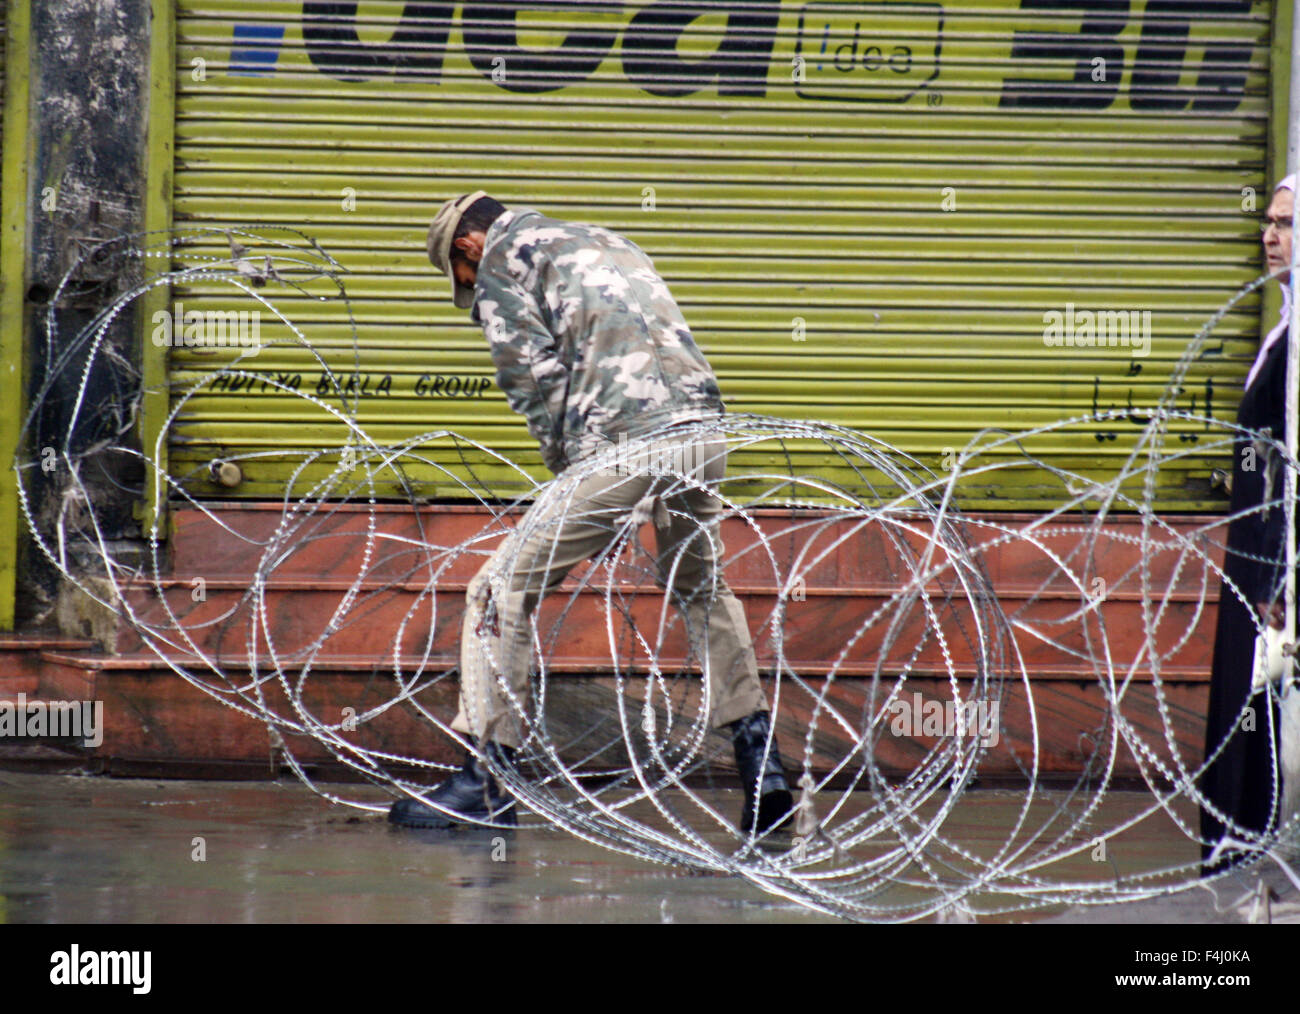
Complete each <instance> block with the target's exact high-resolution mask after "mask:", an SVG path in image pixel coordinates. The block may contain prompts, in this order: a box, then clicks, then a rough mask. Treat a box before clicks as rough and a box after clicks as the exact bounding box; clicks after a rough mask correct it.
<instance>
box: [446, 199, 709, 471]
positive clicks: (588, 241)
mask: <svg viewBox="0 0 1300 1014" xmlns="http://www.w3.org/2000/svg"><path fill="white" fill-rule="evenodd" d="M470 316H471V318H472V319H473V320H474V321H475V322H477V323H480V324H482V325H483V333H484V335H486V337H487V340H488V345H489V347H490V349H491V353H492V361H493V363H494V364H495V366H496V368H497V383H498V384H499V385H500V387H501V389H502V390H503V391H504V392H505V395H506V400H507V401H508V402H509V404H510V407H511V408H512V409H514V410H515V411H516V412H519V413H521V414H522V415H523V416H524V417H525V418H526V419H527V421H528V429H529V432H531V433H532V435H533V436H534V437H536V438H537V440H538V442H539V443H540V444H541V448H542V458H543V460H544V461H545V462H546V465H547V467H548V468H550V469H551V471H553V472H555V473H557V474H558V473H559V472H561V471H563V470H564V469H565V468H566V467H567V466H568V465H570V464H572V463H574V462H576V461H578V460H580V459H582V458H584V457H586V456H588V455H590V454H593V453H596V452H598V451H600V450H602V449H604V448H605V447H607V446H608V445H609V444H611V443H616V442H617V441H618V435H619V434H620V433H625V434H627V438H629V439H630V438H632V437H636V436H639V435H642V434H644V433H646V432H648V431H649V430H652V429H654V428H656V427H658V426H661V425H664V424H667V423H672V422H684V421H687V420H692V419H702V418H708V417H711V416H716V415H718V414H719V413H720V412H721V411H722V399H721V396H720V394H719V393H718V384H717V381H716V380H715V379H714V376H713V371H712V370H711V369H710V368H709V364H708V362H707V361H706V360H705V358H704V356H703V355H702V354H701V352H700V350H699V348H698V346H696V344H695V341H694V339H693V338H692V337H691V332H690V328H688V327H687V326H686V321H685V320H683V319H682V314H681V311H680V310H679V309H678V308H677V304H676V303H675V302H674V301H673V297H672V294H671V293H670V292H669V291H668V286H667V285H665V284H664V282H663V279H661V278H660V277H659V275H658V274H657V273H656V272H655V269H654V264H653V263H651V261H650V258H649V257H647V256H646V255H645V253H644V252H643V251H642V250H641V249H640V247H638V246H637V245H636V244H635V243H632V242H631V241H630V240H627V239H624V238H623V237H622V236H619V235H616V234H615V233H612V232H610V231H609V230H607V229H601V228H599V227H597V226H592V225H580V224H577V223H573V222H561V221H557V220H556V219H553V218H547V217H545V216H544V215H542V214H541V213H540V212H537V211H533V210H532V209H530V208H517V209H515V210H512V211H507V212H505V213H504V214H502V215H501V216H500V217H499V218H498V219H497V220H496V221H495V222H493V223H492V226H491V227H490V228H489V229H488V232H487V237H486V240H485V242H484V248H483V257H482V259H481V260H480V262H479V265H478V278H477V281H476V282H475V286H474V306H473V308H472V309H471V311H470Z"/></svg>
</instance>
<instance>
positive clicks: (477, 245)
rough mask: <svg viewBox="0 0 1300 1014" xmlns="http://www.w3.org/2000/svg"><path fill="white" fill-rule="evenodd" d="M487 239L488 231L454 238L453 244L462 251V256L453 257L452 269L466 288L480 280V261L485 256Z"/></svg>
mask: <svg viewBox="0 0 1300 1014" xmlns="http://www.w3.org/2000/svg"><path fill="white" fill-rule="evenodd" d="M485 239H487V233H485V232H481V231H480V232H471V233H470V234H469V235H467V236H461V237H460V238H459V239H457V240H453V245H454V246H455V247H456V249H457V250H459V251H460V252H461V256H459V257H453V258H452V261H451V270H452V273H453V274H454V275H455V276H456V281H457V282H459V283H460V284H461V285H464V286H465V287H466V288H470V289H472V288H474V282H475V281H477V280H478V262H479V261H480V260H481V259H482V257H483V241H484V240H485Z"/></svg>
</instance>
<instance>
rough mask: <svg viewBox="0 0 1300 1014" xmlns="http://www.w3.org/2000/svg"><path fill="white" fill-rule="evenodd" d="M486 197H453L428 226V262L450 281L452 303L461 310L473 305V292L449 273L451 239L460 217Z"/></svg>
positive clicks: (480, 193)
mask: <svg viewBox="0 0 1300 1014" xmlns="http://www.w3.org/2000/svg"><path fill="white" fill-rule="evenodd" d="M486 196H487V191H485V190H475V191H474V192H473V193H472V194H465V195H464V196H461V197H453V198H452V199H451V200H450V201H448V202H447V203H446V204H444V205H443V206H442V207H441V208H439V209H438V214H437V215H435V216H434V219H433V223H432V224H431V225H430V226H429V236H428V240H427V244H428V251H429V260H430V261H431V262H432V263H433V266H434V267H435V268H437V269H438V270H439V271H441V272H442V273H443V274H444V275H446V276H447V277H448V278H450V279H451V295H452V301H453V302H454V303H455V304H456V305H457V306H459V307H460V308H461V309H466V308H468V307H470V306H473V305H474V290H473V289H471V288H468V287H467V286H464V285H461V284H460V282H458V281H456V276H455V275H453V274H452V273H451V238H452V236H454V235H455V234H456V227H457V226H458V225H460V220H461V216H463V215H464V214H465V211H466V209H468V208H469V206H470V205H471V204H473V203H474V202H475V201H477V200H478V199H479V198H480V197H486Z"/></svg>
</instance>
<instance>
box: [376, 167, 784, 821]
mask: <svg viewBox="0 0 1300 1014" xmlns="http://www.w3.org/2000/svg"><path fill="white" fill-rule="evenodd" d="M428 249H429V258H430V260H431V261H432V262H433V263H434V265H435V266H437V267H438V268H439V269H440V270H441V271H442V272H443V273H444V274H446V275H448V276H449V277H451V278H452V280H453V290H452V291H453V295H454V298H455V302H456V305H457V306H459V307H462V308H467V309H468V308H471V307H472V311H471V316H472V318H473V319H474V320H475V321H476V322H478V323H480V324H482V326H483V330H484V333H485V334H486V335H487V339H488V343H489V346H490V348H491V353H492V360H493V362H494V363H495V365H496V368H497V382H498V383H499V384H500V386H501V389H502V390H503V391H504V392H505V395H506V399H507V400H508V401H509V403H510V406H511V408H513V409H514V410H515V411H517V412H519V413H521V414H522V415H523V416H524V418H525V419H526V420H527V421H528V428H529V431H530V432H531V433H532V434H533V436H534V437H536V439H537V441H538V443H539V444H540V445H541V450H542V457H543V459H544V460H545V462H546V464H547V466H549V467H550V469H551V470H552V471H554V472H555V473H556V474H557V475H558V476H559V478H558V479H557V480H556V484H557V486H555V487H551V488H549V489H548V490H547V492H546V493H545V494H543V495H539V497H538V498H537V500H535V501H534V503H533V505H532V506H531V507H530V508H529V512H528V515H527V516H526V517H525V519H524V520H523V521H521V522H520V524H519V527H518V528H517V529H516V530H515V533H514V534H513V535H511V536H510V537H509V538H507V539H506V540H505V541H504V542H503V543H502V544H501V546H500V547H499V548H498V549H497V551H496V552H495V553H493V555H492V557H491V558H490V559H489V560H488V561H487V562H486V563H485V564H484V565H483V567H482V568H481V569H480V570H479V572H478V574H477V575H475V577H474V579H473V580H472V581H471V582H470V585H469V589H468V592H467V594H466V609H465V617H464V620H463V622H462V627H461V644H460V648H461V665H460V674H461V685H460V702H461V703H460V712H459V713H458V714H457V716H456V719H455V721H453V722H452V726H451V727H452V729H454V730H455V731H457V732H461V733H464V734H466V735H467V736H468V737H470V739H471V741H472V742H473V743H474V744H475V745H476V747H477V749H478V750H479V751H480V754H479V755H471V757H470V758H469V759H468V760H467V761H466V764H465V766H464V767H463V768H462V769H461V770H460V771H458V772H456V774H454V775H453V776H452V777H451V778H450V779H448V780H447V781H446V782H444V783H443V784H442V785H440V786H438V787H437V788H436V789H434V790H432V792H431V793H430V794H429V795H428V796H427V799H428V801H429V803H433V804H435V805H434V806H429V805H426V804H425V803H424V802H420V801H418V800H415V799H403V800H401V801H399V802H398V803H397V804H395V805H394V807H393V809H392V810H391V811H390V813H389V817H390V819H391V820H392V821H393V822H394V823H399V824H407V825H414V826H419V827H445V826H449V825H451V824H455V823H460V822H463V821H465V820H473V821H490V822H494V823H500V822H513V820H514V811H513V807H512V804H511V803H510V801H509V799H508V798H506V797H504V796H503V795H502V794H501V792H500V790H499V787H498V786H497V783H496V781H495V779H493V777H492V776H491V774H490V772H489V770H488V769H487V768H486V767H485V766H484V764H483V759H484V758H490V759H492V760H493V762H494V763H497V764H501V765H509V764H511V763H512V762H513V757H514V750H515V749H517V748H518V747H519V746H520V745H521V742H522V738H523V735H524V730H523V729H522V728H521V726H523V725H526V724H527V723H528V722H529V718H528V712H527V710H526V707H525V704H524V702H525V701H526V699H527V696H528V691H529V678H528V670H529V661H530V656H531V651H532V647H533V639H532V635H531V630H530V624H529V617H530V616H531V615H533V613H534V612H535V610H536V608H537V604H538V602H539V601H540V600H541V598H542V596H543V595H545V594H546V593H547V592H548V591H550V590H551V589H553V588H554V587H555V586H556V585H558V584H559V583H560V581H562V580H563V578H564V576H565V574H567V573H568V572H569V570H570V569H571V568H572V567H574V566H576V565H577V564H578V563H580V562H582V561H583V560H586V559H588V558H590V557H591V556H593V555H595V554H597V553H600V552H602V551H603V550H605V549H608V548H609V544H610V543H611V542H612V541H613V540H614V539H615V538H616V537H617V535H616V533H617V531H618V530H619V529H620V527H621V526H622V525H623V523H624V519H626V518H628V517H636V516H638V515H637V513H636V509H637V508H643V509H644V507H645V505H646V504H647V503H655V504H660V500H659V498H660V496H661V495H662V498H663V501H664V502H663V503H662V504H660V506H661V507H662V508H663V509H662V510H659V509H654V510H651V511H650V514H649V516H652V517H653V518H654V520H655V540H656V547H657V563H658V575H659V580H660V583H661V584H665V585H666V584H667V583H668V582H669V580H670V579H671V581H672V584H673V591H674V593H675V594H674V597H673V603H674V605H675V606H677V607H678V608H679V609H681V610H682V611H683V612H684V613H685V616H686V621H687V622H686V627H687V630H688V631H689V632H690V634H691V640H692V644H693V645H694V646H695V648H696V655H697V657H699V658H702V659H704V660H705V663H706V664H705V666H704V669H705V674H706V677H707V679H708V683H709V687H710V689H711V695H710V702H711V710H710V718H711V720H712V723H713V725H714V726H715V727H716V728H723V727H726V728H727V729H728V730H729V731H730V734H731V737H732V742H733V745H734V747H735V752H736V760H737V766H738V767H739V769H740V772H741V783H742V785H743V786H744V789H745V806H744V812H743V815H742V818H741V826H742V829H743V830H744V831H745V832H746V833H759V834H762V833H765V832H766V831H768V830H769V829H771V828H772V827H775V826H779V825H782V824H784V823H786V822H788V820H789V818H790V816H791V809H792V802H791V796H790V791H789V785H788V783H787V782H786V778H785V773H784V770H783V767H782V764H781V758H780V754H779V752H778V751H777V749H776V740H775V738H774V737H772V735H771V726H770V723H769V719H768V704H767V699H766V696H765V695H764V693H763V689H762V686H761V685H760V683H759V681H758V666H757V662H756V659H755V656H754V649H753V645H752V643H751V641H750V636H749V628H748V624H747V622H746V620H745V612H744V608H743V607H742V606H741V604H740V602H739V601H738V600H737V599H736V597H735V595H734V594H732V592H731V589H730V588H728V587H727V584H726V582H725V581H724V580H722V577H721V575H720V574H718V573H717V570H716V566H715V564H716V560H717V557H718V554H719V553H720V552H721V548H722V547H721V541H720V540H719V539H718V536H717V530H718V521H719V518H720V516H721V510H722V508H721V504H720V502H719V501H718V499H717V497H716V496H715V495H713V493H712V492H711V489H710V486H711V484H713V483H716V482H718V481H721V479H722V478H723V476H724V475H725V472H726V442H725V441H724V440H722V439H721V438H720V437H717V436H712V437H708V436H702V435H700V434H699V433H694V434H693V433H692V432H689V431H678V432H677V433H675V434H674V433H673V431H672V430H669V431H668V435H667V437H665V435H664V431H663V428H664V427H666V426H667V427H671V426H672V425H673V424H675V423H684V422H689V421H692V420H703V419H709V418H717V417H718V416H719V415H720V414H721V412H722V401H721V398H720V396H719V394H718V385H717V381H716V380H715V379H714V376H713V371H712V370H711V369H710V368H709V364H708V363H707V362H706V361H705V359H704V356H703V355H702V354H701V353H700V350H699V348H698V347H697V346H696V344H695V341H694V340H693V339H692V337H691V332H690V329H689V328H688V327H687V326H686V321H685V320H683V319H682V314H681V311H680V310H678V308H677V304H676V303H675V302H674V301H673V298H672V295H671V294H670V293H669V291H668V287H667V286H666V285H665V284H664V282H663V280H662V279H661V278H660V277H659V275H658V274H657V273H656V272H655V269H654V265H653V264H652V263H651V262H650V258H649V257H647V256H646V255H645V254H644V253H643V252H642V251H641V249H640V248H639V247H637V246H636V244H634V243H632V242H630V241H629V240H627V239H624V238H623V237H622V236H617V235H615V234H614V233H612V232H609V231H608V230H606V229H601V228H598V227H596V226H591V225H576V224H573V223H570V222H560V221H557V220H556V219H553V218H547V217H546V216H544V215H542V214H540V213H539V212H536V211H533V210H530V209H518V210H514V211H508V210H506V209H505V208H504V207H503V206H502V205H500V204H499V203H498V202H496V201H494V200H492V199H491V198H489V197H487V195H486V194H484V193H483V192H482V191H478V192H477V193H474V194H469V195H466V196H465V197H462V198H457V199H455V200H452V201H448V202H447V204H445V205H444V206H443V208H442V210H441V211H439V213H438V216H437V218H435V219H434V222H433V225H432V226H431V227H430V229H429V238H428ZM652 431H659V432H658V433H657V434H656V437H655V441H656V442H663V443H668V444H671V445H673V447H674V448H675V449H677V450H685V451H686V453H684V454H681V455H680V460H682V461H687V460H689V461H691V462H692V464H691V465H690V466H689V468H688V469H687V470H688V471H690V473H691V474H692V476H694V477H695V479H696V481H695V482H694V483H688V484H684V485H679V486H677V487H676V488H675V490H674V491H673V492H672V493H671V494H670V493H668V492H666V488H667V487H666V485H665V483H664V481H663V480H662V479H661V478H660V477H657V476H655V475H653V474H652V473H651V471H650V470H647V469H645V468H641V467H636V468H632V469H628V470H626V471H621V470H618V469H614V470H613V472H614V473H615V474H607V473H608V472H609V471H610V470H607V469H591V470H583V469H578V468H571V467H570V466H572V465H574V464H576V463H577V462H579V461H581V460H583V459H584V458H587V457H589V456H591V455H594V454H596V453H598V452H600V451H601V450H603V449H605V448H606V447H608V446H609V445H610V444H617V445H623V443H624V439H623V438H626V440H627V441H631V440H633V439H634V438H636V437H639V436H642V435H647V434H649V433H651V432H652ZM588 471H590V472H591V474H588ZM552 512H557V513H554V514H553V513H552Z"/></svg>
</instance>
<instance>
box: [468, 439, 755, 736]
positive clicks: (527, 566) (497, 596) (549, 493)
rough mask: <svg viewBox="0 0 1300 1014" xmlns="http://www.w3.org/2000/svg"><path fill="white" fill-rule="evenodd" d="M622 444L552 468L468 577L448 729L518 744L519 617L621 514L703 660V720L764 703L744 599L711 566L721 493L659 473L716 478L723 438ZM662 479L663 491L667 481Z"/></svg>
mask: <svg viewBox="0 0 1300 1014" xmlns="http://www.w3.org/2000/svg"><path fill="white" fill-rule="evenodd" d="M630 447H631V448H632V451H631V452H630V453H629V454H627V455H625V456H620V459H619V462H618V464H617V465H616V466H612V467H611V468H610V469H609V470H608V472H606V473H604V474H596V475H591V476H588V477H587V478H583V479H579V478H578V477H576V476H575V477H573V478H571V479H569V480H568V481H566V476H568V475H570V472H566V473H563V474H561V475H560V476H559V477H557V478H556V480H555V482H554V483H552V484H551V485H550V486H548V487H547V490H546V492H545V493H544V494H543V495H542V496H541V497H539V498H538V500H536V501H535V502H534V503H533V505H532V507H530V508H529V510H528V512H527V513H526V514H525V516H524V518H523V519H522V520H521V522H520V525H519V528H518V529H517V530H516V532H515V533H514V534H512V535H509V536H507V537H506V539H505V541H504V542H503V543H502V544H501V546H500V547H498V549H497V550H496V552H495V553H493V555H492V556H491V557H490V558H489V559H488V561H487V563H485V564H484V565H483V566H482V567H481V568H480V569H479V572H478V574H477V575H475V577H474V579H473V580H472V581H471V582H470V585H469V590H468V592H467V594H466V608H465V619H464V623H463V625H462V628H461V649H460V656H461V669H460V673H461V676H460V711H459V713H458V714H457V715H456V718H455V720H454V721H453V722H452V728H453V729H455V730H457V731H458V732H462V733H469V734H471V735H473V736H475V737H476V738H477V739H478V741H479V742H480V743H483V742H485V741H486V740H488V739H492V740H495V741H496V742H498V743H501V744H503V745H506V746H513V747H516V748H517V747H518V746H519V745H520V742H521V736H520V715H519V711H520V709H525V710H526V708H527V701H528V668H529V661H530V659H531V655H532V643H533V640H532V628H531V623H530V622H529V618H530V617H531V616H532V614H533V613H534V611H535V610H536V608H537V605H538V603H539V602H540V601H541V599H542V597H543V596H544V595H545V594H546V593H547V592H549V591H551V590H552V589H553V588H554V587H555V586H556V585H558V584H559V583H560V582H561V581H562V580H564V577H565V575H566V574H568V572H569V571H570V570H571V569H572V568H573V567H574V566H576V565H577V564H579V563H581V562H582V561H583V560H587V559H589V558H591V557H592V556H594V555H596V554H598V553H601V552H602V551H604V550H606V549H607V548H608V547H609V546H610V545H611V543H612V542H613V541H614V540H615V537H616V535H617V533H618V531H619V529H620V528H621V527H622V526H623V524H624V523H625V522H626V521H627V519H628V518H629V515H632V516H633V517H635V519H636V520H637V521H644V520H653V521H654V522H655V550H656V553H655V556H656V559H655V563H656V580H657V581H658V583H659V585H660V587H664V588H667V587H668V586H669V584H671V585H672V588H673V591H674V595H673V602H674V605H675V606H677V607H678V608H679V609H681V610H682V611H683V612H684V614H685V617H684V618H685V621H686V628H687V632H688V635H689V637H690V641H691V645H692V647H693V648H694V649H695V655H696V657H697V658H699V659H702V660H704V663H705V668H706V674H705V675H706V678H707V679H708V683H709V689H710V693H711V698H712V709H711V715H710V717H711V720H712V724H713V726H714V728H718V727H721V726H724V725H726V724H728V723H729V722H734V721H735V720H736V719H738V718H743V717H744V716H746V715H748V714H751V713H752V712H755V711H766V710H767V709H768V705H767V699H766V697H765V696H764V694H763V690H762V687H761V686H760V684H759V681H758V666H757V664H756V662H755V659H754V648H753V645H752V643H751V642H750V637H749V627H748V624H747V623H746V622H745V611H744V608H743V607H742V606H741V604H740V602H739V601H737V599H736V597H735V595H733V594H732V592H731V589H730V588H728V587H727V584H726V582H725V581H723V580H722V578H721V575H718V574H716V572H715V562H716V560H717V559H718V557H719V556H720V554H721V553H722V543H721V540H720V539H719V537H718V521H719V516H720V514H721V511H722V505H721V504H720V503H719V502H718V500H717V499H716V498H715V497H714V496H713V495H712V494H711V493H709V492H708V491H707V490H705V489H699V488H695V489H682V488H681V483H680V479H678V480H674V479H673V478H672V477H671V476H670V475H668V474H666V473H668V472H678V473H688V474H691V475H692V476H693V477H695V478H697V479H701V480H703V481H705V482H712V481H716V480H718V479H721V478H722V476H723V474H724V473H725V472H726V443H725V442H724V441H722V440H720V439H712V440H696V441H686V440H682V441H673V440H665V441H658V442H656V443H654V444H644V443H643V444H640V445H637V444H632V445H630ZM661 466H662V467H661ZM674 482H675V483H676V486H677V491H676V492H675V493H674V492H672V491H670V490H668V489H667V487H668V486H669V485H670V484H671V483H674ZM661 493H662V494H663V495H660V494H661ZM632 512H636V513H635V514H632ZM634 537H635V536H634ZM507 574H508V575H509V578H508V586H506V579H505V575H507ZM503 683H504V684H505V686H508V687H509V690H510V694H511V695H513V697H514V699H515V700H516V701H518V702H519V703H518V705H517V706H516V705H512V704H511V703H510V698H509V697H508V696H507V695H506V693H505V691H504V689H503V686H502V684H503Z"/></svg>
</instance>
